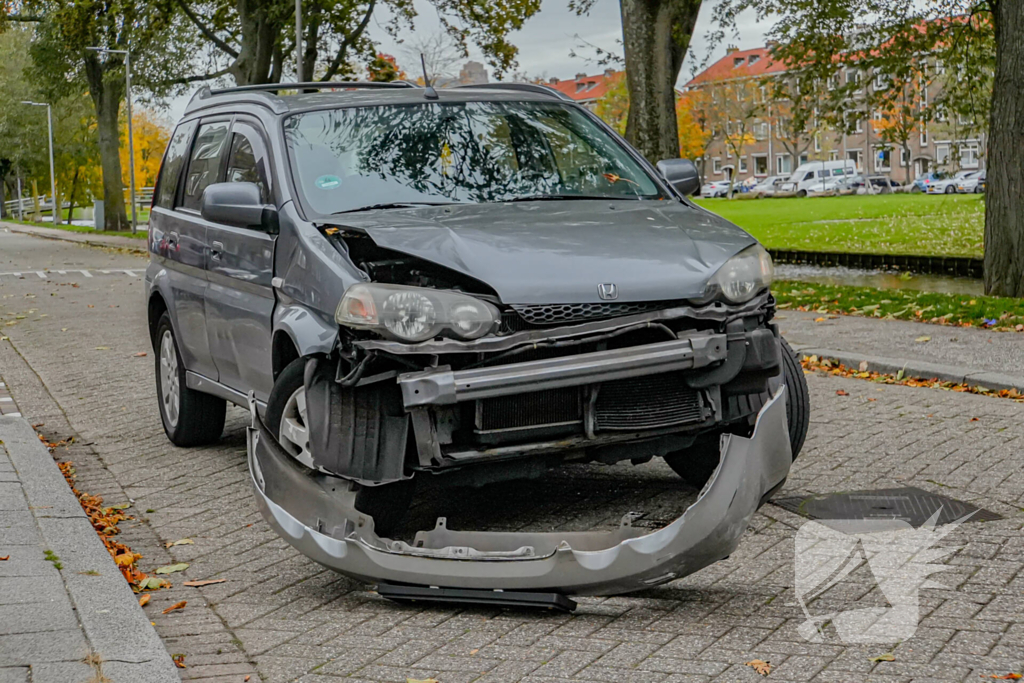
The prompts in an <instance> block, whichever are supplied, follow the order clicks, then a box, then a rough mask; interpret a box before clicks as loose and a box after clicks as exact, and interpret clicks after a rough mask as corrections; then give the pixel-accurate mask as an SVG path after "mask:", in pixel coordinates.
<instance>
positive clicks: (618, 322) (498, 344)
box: [352, 293, 774, 355]
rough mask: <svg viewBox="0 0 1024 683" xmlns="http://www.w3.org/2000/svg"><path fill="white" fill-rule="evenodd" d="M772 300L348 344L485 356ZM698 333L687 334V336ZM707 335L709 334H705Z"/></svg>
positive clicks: (758, 307) (734, 313)
mask: <svg viewBox="0 0 1024 683" xmlns="http://www.w3.org/2000/svg"><path fill="white" fill-rule="evenodd" d="M773 302H774V300H773V299H772V298H771V295H770V294H768V293H763V294H759V295H758V296H756V297H754V298H753V299H751V300H750V301H748V302H747V303H745V304H743V305H741V306H731V305H726V304H721V303H716V304H709V305H707V306H677V307H675V308H666V309H662V310H659V311H649V312H646V313H637V314H635V315H626V316H622V317H619V318H612V319H609V320H595V321H591V322H587V323H579V324H576V325H564V326H559V327H545V328H542V329H536V330H523V331H521V332H513V333H512V334H507V335H504V336H495V335H489V336H487V337H481V338H480V339H474V340H472V341H460V340H457V339H431V340H428V341H425V342H420V343H418V344H406V343H404V342H397V341H389V340H385V339H360V340H356V341H353V342H352V345H353V346H355V347H357V348H360V349H362V350H364V351H385V352H387V353H392V354H397V355H403V354H441V353H487V352H494V351H507V350H508V349H514V348H516V347H518V346H524V345H527V344H533V343H535V342H550V341H552V340H560V339H573V338H577V337H586V336H589V335H595V334H600V333H603V332H611V331H615V330H621V329H624V328H627V327H633V326H638V325H640V326H642V325H643V324H644V323H659V322H662V321H665V320H680V319H690V320H713V321H718V322H729V321H732V320H735V319H738V318H745V317H748V316H751V315H757V314H764V313H767V312H768V310H769V307H770V306H771V305H772V304H773ZM701 333H702V332H692V333H689V335H690V336H694V335H698V334H701ZM705 333H706V334H710V332H709V331H708V332H705Z"/></svg>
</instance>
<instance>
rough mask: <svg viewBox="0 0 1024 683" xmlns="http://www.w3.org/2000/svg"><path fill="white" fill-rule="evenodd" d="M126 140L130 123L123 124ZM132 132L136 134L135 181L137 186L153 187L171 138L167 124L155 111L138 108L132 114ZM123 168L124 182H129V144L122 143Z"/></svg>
mask: <svg viewBox="0 0 1024 683" xmlns="http://www.w3.org/2000/svg"><path fill="white" fill-rule="evenodd" d="M121 129H122V132H123V133H124V136H125V140H127V138H128V123H127V121H125V122H124V124H122V127H121ZM132 129H133V130H132V133H133V134H134V136H135V140H134V142H135V182H136V186H137V187H153V186H154V185H156V175H157V173H159V171H160V162H161V160H162V159H163V154H164V149H166V147H167V142H168V140H170V131H169V129H168V127H167V124H166V123H165V122H164V121H162V120H161V119H160V117H159V116H158V115H156V114H155V113H153V112H151V111H148V110H146V109H141V110H137V111H135V112H134V115H133V116H132ZM120 153H121V168H122V169H124V171H123V176H124V178H123V182H124V183H125V184H126V185H127V184H128V172H129V164H128V145H122V146H121V149H120Z"/></svg>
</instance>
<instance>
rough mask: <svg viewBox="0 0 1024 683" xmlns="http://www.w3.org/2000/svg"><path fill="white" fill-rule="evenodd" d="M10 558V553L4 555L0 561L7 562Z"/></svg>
mask: <svg viewBox="0 0 1024 683" xmlns="http://www.w3.org/2000/svg"><path fill="white" fill-rule="evenodd" d="M9 559H11V556H10V555H4V556H3V557H0V562H6V561H7V560H9Z"/></svg>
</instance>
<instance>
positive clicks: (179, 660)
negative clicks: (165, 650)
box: [171, 655, 185, 669]
mask: <svg viewBox="0 0 1024 683" xmlns="http://www.w3.org/2000/svg"><path fill="white" fill-rule="evenodd" d="M171 661H173V662H174V666H176V667H178V668H179V669H184V668H185V655H171Z"/></svg>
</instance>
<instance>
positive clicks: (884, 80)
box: [875, 73, 889, 90]
mask: <svg viewBox="0 0 1024 683" xmlns="http://www.w3.org/2000/svg"><path fill="white" fill-rule="evenodd" d="M888 87H889V79H888V77H886V75H885V74H883V73H877V74H875V90H885V89H886V88H888Z"/></svg>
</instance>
